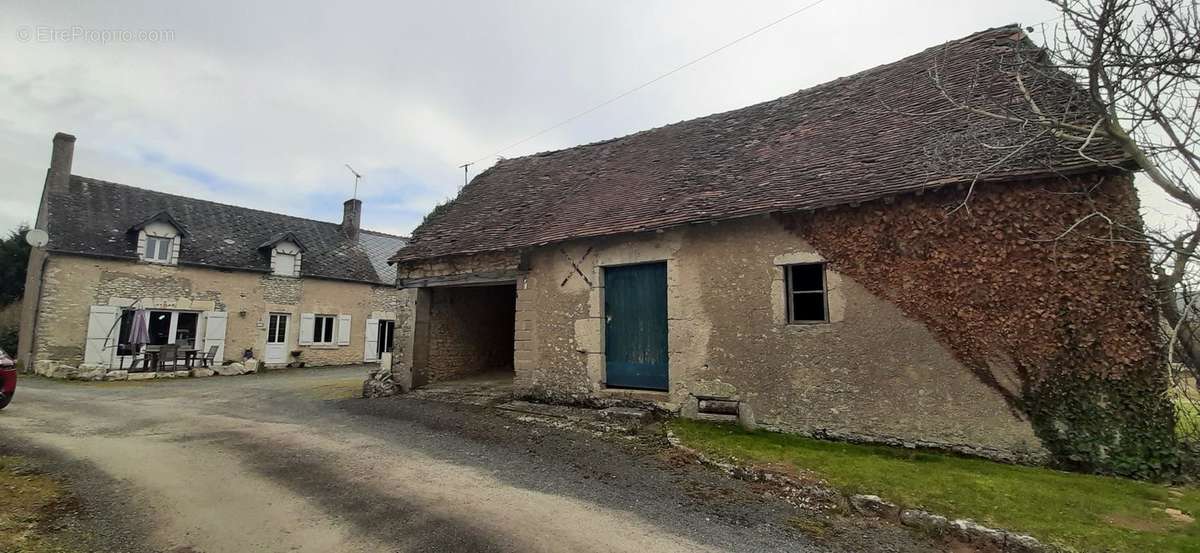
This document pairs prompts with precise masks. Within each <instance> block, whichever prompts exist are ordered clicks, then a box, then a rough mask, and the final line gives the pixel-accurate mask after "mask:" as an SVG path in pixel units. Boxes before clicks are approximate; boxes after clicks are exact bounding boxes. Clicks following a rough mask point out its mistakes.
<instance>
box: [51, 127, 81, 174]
mask: <svg viewBox="0 0 1200 553" xmlns="http://www.w3.org/2000/svg"><path fill="white" fill-rule="evenodd" d="M74 157H75V137H74V136H71V135H69V134H67V133H63V132H60V133H57V134H55V135H54V149H53V150H51V152H50V168H49V169H47V170H46V185H47V186H59V187H65V186H66V185H67V183H68V182H70V180H71V159H72V158H74Z"/></svg>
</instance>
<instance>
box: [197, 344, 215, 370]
mask: <svg viewBox="0 0 1200 553" xmlns="http://www.w3.org/2000/svg"><path fill="white" fill-rule="evenodd" d="M217 347H218V346H209V347H208V351H207V352H205V354H204V355H201V356H200V359H199V361H200V366H201V367H203V368H208V367H210V366H212V363H213V361H214V360H216V358H217Z"/></svg>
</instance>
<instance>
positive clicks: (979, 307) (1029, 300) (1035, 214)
mask: <svg viewBox="0 0 1200 553" xmlns="http://www.w3.org/2000/svg"><path fill="white" fill-rule="evenodd" d="M963 195H964V192H963V191H961V190H953V189H948V190H941V191H936V192H930V193H927V194H924V195H921V196H908V197H905V198H902V199H899V200H897V201H896V202H895V203H892V204H890V205H885V204H883V203H880V204H874V205H870V206H862V207H858V208H837V209H833V210H828V211H822V212H821V213H820V214H819V216H813V215H811V214H786V215H778V216H776V218H777V219H778V220H779V221H780V222H781V223H782V224H783V225H784V226H785V227H787V228H789V229H790V230H792V231H793V232H795V233H797V234H799V235H800V236H801V237H803V238H804V239H805V240H807V241H808V242H809V243H810V244H812V245H813V246H814V247H815V248H816V249H817V250H818V251H820V252H821V253H822V255H824V256H825V257H826V259H828V260H829V262H830V264H831V265H832V266H833V268H834V269H836V270H837V271H839V272H841V273H843V274H845V275H848V276H850V277H851V278H853V279H854V280H855V281H857V282H858V283H860V284H862V285H863V286H864V287H866V288H867V289H868V290H870V291H871V292H872V293H874V294H876V295H878V296H880V297H882V298H884V299H886V300H888V301H890V302H892V303H894V304H896V305H897V306H899V307H900V309H902V310H903V311H904V312H905V313H906V314H907V315H908V316H910V317H913V318H914V319H917V320H919V321H921V322H922V323H924V324H925V325H926V326H927V327H928V328H930V329H931V330H932V331H933V332H934V333H936V334H937V335H938V336H939V337H940V338H941V340H942V341H943V342H944V343H945V344H946V346H947V347H948V348H949V349H950V350H951V351H953V352H954V354H955V355H956V356H957V357H958V358H959V359H960V360H961V361H962V362H963V364H964V365H965V366H967V367H968V368H970V369H971V370H972V371H973V372H974V374H975V375H976V376H977V377H978V378H979V379H980V380H981V381H983V382H984V383H985V384H988V385H989V386H991V387H992V388H993V389H994V390H996V392H997V393H998V394H1001V395H1002V396H1003V397H1004V398H1005V399H1006V401H1007V402H1008V404H1009V406H1010V407H1011V409H1012V413H1013V416H1018V417H1022V418H1027V419H1028V420H1029V421H1030V422H1031V423H1032V425H1033V427H1034V429H1035V431H1036V432H1037V434H1038V437H1039V438H1040V439H1041V440H1042V443H1043V445H1044V446H1045V447H1046V448H1047V449H1048V450H1049V451H1050V452H1051V454H1052V455H1053V456H1054V459H1055V461H1056V463H1057V464H1058V465H1059V466H1061V467H1063V468H1069V469H1073V470H1079V471H1088V472H1099V473H1113V474H1121V475H1127V476H1135V477H1156V476H1161V475H1165V474H1167V473H1169V472H1170V471H1171V470H1173V468H1174V467H1175V466H1176V459H1175V455H1176V444H1175V439H1174V431H1173V429H1174V413H1173V410H1172V407H1171V404H1170V402H1169V401H1168V399H1167V396H1166V392H1167V379H1166V373H1165V370H1164V368H1163V363H1162V357H1161V351H1160V347H1159V346H1160V345H1159V342H1158V333H1157V329H1156V326H1155V325H1156V322H1157V311H1156V308H1155V303H1154V298H1153V296H1152V289H1151V280H1150V259H1149V251H1148V249H1147V248H1146V247H1145V246H1144V245H1140V244H1137V243H1131V242H1129V241H1128V239H1129V238H1131V236H1130V235H1131V233H1130V232H1128V231H1123V230H1121V226H1122V225H1124V226H1125V227H1127V228H1140V227H1141V217H1140V215H1139V214H1138V212H1137V208H1138V202H1137V196H1136V192H1135V191H1134V188H1133V186H1132V184H1131V181H1130V179H1129V177H1128V176H1127V175H1125V174H1107V175H1093V176H1091V177H1087V178H1080V179H1065V178H1059V179H1052V180H1041V181H1030V182H1015V183H1014V182H1007V183H1001V184H988V185H979V186H978V187H977V188H976V190H975V191H974V192H973V193H972V196H971V198H970V202H969V203H968V207H967V208H964V209H959V210H957V211H953V212H952V213H951V212H950V211H951V208H953V207H954V206H956V205H958V204H959V203H960V202H962V199H963ZM1093 213H1103V214H1104V215H1105V216H1106V217H1107V218H1108V219H1109V220H1111V221H1113V222H1114V223H1117V224H1109V223H1108V222H1106V221H1105V218H1103V217H1091V218H1088V216H1089V215H1090V214H1093ZM1081 220H1084V222H1083V223H1080V224H1078V225H1076V223H1078V222H1079V221H1081ZM1072 225H1076V226H1075V227H1074V229H1073V230H1072V231H1071V232H1065V231H1067V229H1069V228H1071V227H1072ZM1014 378H1015V380H1016V381H1017V382H1016V383H1015V385H1014V384H1013V383H1011V382H1010V381H1011V380H1013V379H1014Z"/></svg>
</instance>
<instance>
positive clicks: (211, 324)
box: [204, 311, 228, 363]
mask: <svg viewBox="0 0 1200 553" xmlns="http://www.w3.org/2000/svg"><path fill="white" fill-rule="evenodd" d="M227 318H228V313H226V312H224V311H205V312H204V354H205V355H207V354H208V350H209V349H210V348H212V347H213V346H217V355H216V357H213V363H221V362H223V361H224V360H225V323H226V321H227Z"/></svg>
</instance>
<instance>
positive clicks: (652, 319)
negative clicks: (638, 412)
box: [604, 263, 667, 390]
mask: <svg viewBox="0 0 1200 553" xmlns="http://www.w3.org/2000/svg"><path fill="white" fill-rule="evenodd" d="M604 316H605V323H604V331H605V333H604V353H605V384H606V385H608V386H609V387H613V388H639V389H645V390H666V389H667V264H666V263H645V264H641V265H626V266H620V267H606V268H605V269H604Z"/></svg>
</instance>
